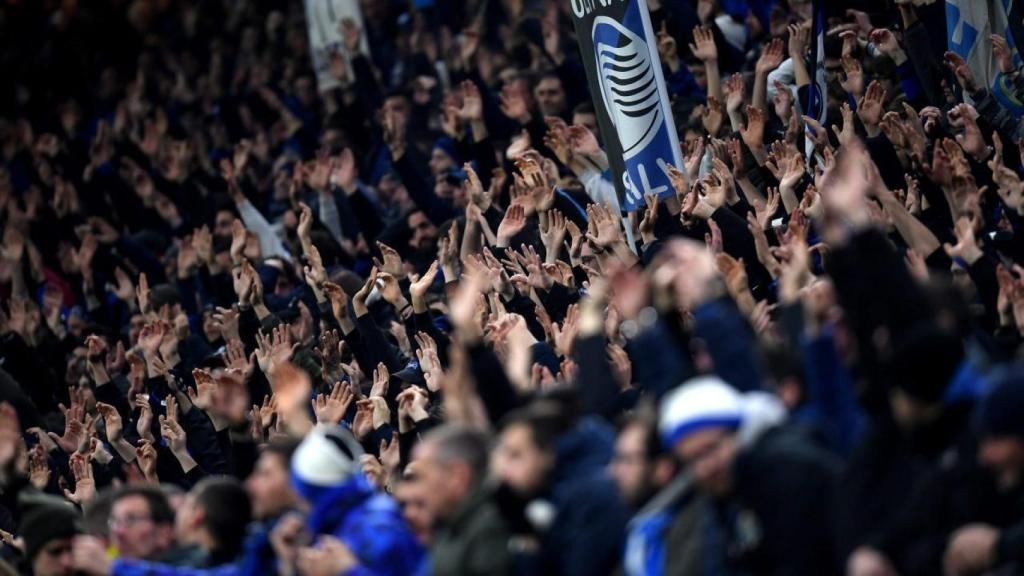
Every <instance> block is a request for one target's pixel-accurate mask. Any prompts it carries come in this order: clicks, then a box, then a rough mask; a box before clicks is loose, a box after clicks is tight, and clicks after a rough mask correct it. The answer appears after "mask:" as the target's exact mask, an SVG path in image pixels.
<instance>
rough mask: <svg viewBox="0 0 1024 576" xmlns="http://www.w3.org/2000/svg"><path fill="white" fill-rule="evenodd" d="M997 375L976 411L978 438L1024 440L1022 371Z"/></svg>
mask: <svg viewBox="0 0 1024 576" xmlns="http://www.w3.org/2000/svg"><path fill="white" fill-rule="evenodd" d="M1014 368H1015V369H1013V370H1008V371H1006V372H1004V373H1003V374H1001V375H998V376H997V377H996V378H995V381H994V382H993V387H992V391H991V392H989V394H988V396H986V397H985V398H983V399H982V401H981V408H980V409H979V411H978V425H979V435H980V436H981V437H986V436H1016V437H1020V438H1024V369H1022V367H1021V366H1015V367H1014Z"/></svg>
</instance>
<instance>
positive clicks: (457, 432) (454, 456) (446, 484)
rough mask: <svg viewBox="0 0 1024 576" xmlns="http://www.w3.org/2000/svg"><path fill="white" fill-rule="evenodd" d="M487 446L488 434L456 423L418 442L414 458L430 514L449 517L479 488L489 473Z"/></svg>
mask: <svg viewBox="0 0 1024 576" xmlns="http://www.w3.org/2000/svg"><path fill="white" fill-rule="evenodd" d="M488 448H489V442H488V438H487V435H486V434H484V433H482V432H479V431H477V430H474V429H472V428H469V427H466V426H459V425H454V424H449V425H446V426H443V427H441V428H438V429H436V430H433V431H431V432H430V434H428V435H427V436H426V437H424V438H423V440H422V441H421V442H420V443H419V444H417V445H416V449H415V450H414V451H413V456H412V459H413V461H415V462H416V463H417V477H418V478H419V482H421V483H422V485H423V500H424V504H425V505H426V508H427V512H429V513H430V514H431V516H433V517H434V518H436V519H439V520H441V519H444V518H446V517H450V516H451V515H452V514H453V513H454V512H455V511H456V510H457V509H458V507H459V505H460V504H461V503H462V502H463V501H465V499H466V498H468V497H469V496H470V495H471V494H472V493H473V492H474V491H475V490H476V489H477V487H478V486H479V485H480V483H481V482H482V481H483V479H484V477H485V476H486V474H487V459H488Z"/></svg>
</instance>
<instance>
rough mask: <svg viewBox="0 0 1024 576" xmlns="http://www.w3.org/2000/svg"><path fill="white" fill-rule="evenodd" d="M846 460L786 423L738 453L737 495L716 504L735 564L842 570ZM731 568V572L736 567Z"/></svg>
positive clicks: (773, 569) (757, 568) (774, 569)
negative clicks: (839, 502)
mask: <svg viewBox="0 0 1024 576" xmlns="http://www.w3.org/2000/svg"><path fill="white" fill-rule="evenodd" d="M839 471H840V469H839V463H838V461H837V460H836V459H835V458H834V457H833V456H832V455H831V454H829V453H828V452H826V451H825V450H824V449H822V448H820V447H819V446H818V445H817V444H816V443H814V442H813V441H812V440H811V439H810V438H809V437H807V436H806V435H805V434H803V433H801V432H799V431H797V430H795V429H793V428H789V427H785V426H780V427H776V428H772V429H770V430H768V431H766V432H765V433H764V434H763V435H762V436H761V437H760V438H758V439H757V440H756V441H755V442H754V443H753V444H752V445H751V446H750V447H749V448H747V449H745V450H743V451H742V452H741V453H740V455H739V456H738V457H737V459H736V462H735V464H734V469H733V490H732V494H731V496H730V497H729V498H728V499H726V500H723V501H719V502H717V503H716V504H715V506H714V509H715V512H716V516H717V519H718V524H719V526H720V527H721V528H723V529H724V534H723V536H724V537H725V538H724V544H725V554H726V558H727V564H728V565H730V568H732V569H736V570H740V571H743V572H747V573H750V574H765V575H771V574H774V575H783V574H792V575H794V576H795V575H799V574H817V575H822V576H824V575H827V574H839V573H840V569H839V560H838V554H837V553H836V545H835V534H834V531H833V530H831V529H830V527H831V526H834V505H833V503H834V498H835V492H836V485H837V480H838V477H839ZM730 571H731V570H730Z"/></svg>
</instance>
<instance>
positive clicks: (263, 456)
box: [245, 440, 298, 520]
mask: <svg viewBox="0 0 1024 576" xmlns="http://www.w3.org/2000/svg"><path fill="white" fill-rule="evenodd" d="M297 446H298V443H297V442H294V441H291V440H286V441H279V442H271V443H270V444H267V445H265V446H264V447H263V451H262V452H260V457H259V458H258V459H257V460H256V466H255V467H254V468H253V470H252V473H251V474H249V477H248V478H246V480H245V491H246V492H247V493H248V494H249V498H250V500H251V501H252V514H253V517H255V518H257V519H259V520H266V519H269V518H276V517H278V516H280V515H282V514H284V513H285V512H287V511H288V510H290V509H292V508H294V507H295V505H296V504H297V503H298V495H297V494H296V493H295V490H294V489H293V488H292V484H291V478H290V477H289V466H290V464H291V459H292V455H293V454H294V453H295V448H296V447H297Z"/></svg>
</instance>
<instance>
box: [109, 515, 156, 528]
mask: <svg viewBox="0 0 1024 576" xmlns="http://www.w3.org/2000/svg"><path fill="white" fill-rule="evenodd" d="M152 521H153V518H152V517H150V516H133V515H128V516H125V517H124V518H113V517H111V518H109V519H108V520H107V527H108V528H110V529H111V530H113V529H115V528H128V527H131V526H134V525H136V524H141V523H143V522H152Z"/></svg>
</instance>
